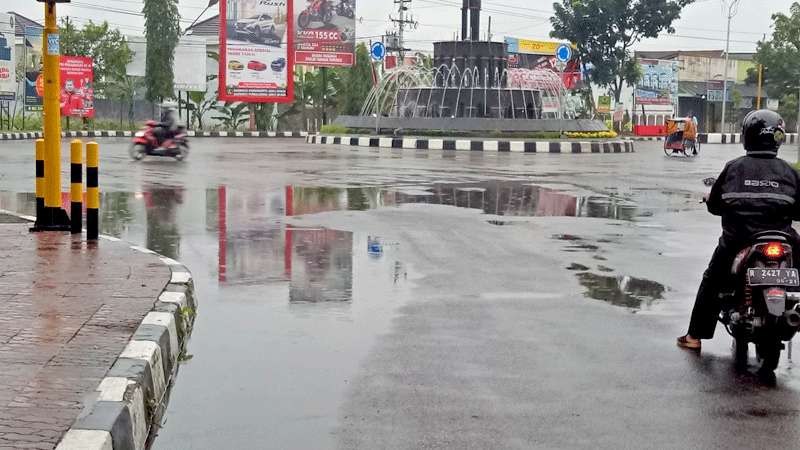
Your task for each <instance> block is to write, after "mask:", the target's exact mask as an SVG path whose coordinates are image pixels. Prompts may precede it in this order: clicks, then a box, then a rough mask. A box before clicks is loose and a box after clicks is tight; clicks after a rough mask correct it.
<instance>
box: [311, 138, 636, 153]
mask: <svg viewBox="0 0 800 450" xmlns="http://www.w3.org/2000/svg"><path fill="white" fill-rule="evenodd" d="M306 142H307V143H309V144H322V145H344V146H351V147H371V148H386V149H398V150H402V149H406V150H460V151H474V152H510V153H632V152H634V143H633V141H631V140H617V141H604V142H574V141H552V142H549V141H493V140H477V139H476V140H473V139H414V138H386V137H375V136H362V137H354V136H322V135H310V136H308V137H307V138H306Z"/></svg>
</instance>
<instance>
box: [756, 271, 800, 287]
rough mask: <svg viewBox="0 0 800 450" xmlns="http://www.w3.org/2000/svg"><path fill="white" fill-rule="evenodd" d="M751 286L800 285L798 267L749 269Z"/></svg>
mask: <svg viewBox="0 0 800 450" xmlns="http://www.w3.org/2000/svg"><path fill="white" fill-rule="evenodd" d="M747 281H748V282H749V283H750V285H751V286H766V285H770V286H800V274H799V273H798V270H797V269H747Z"/></svg>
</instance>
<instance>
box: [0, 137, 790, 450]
mask: <svg viewBox="0 0 800 450" xmlns="http://www.w3.org/2000/svg"><path fill="white" fill-rule="evenodd" d="M192 145H193V148H192V150H193V152H192V156H191V157H190V159H189V160H187V161H186V162H185V163H177V162H174V161H172V160H157V159H149V160H145V161H144V162H141V163H133V162H130V161H129V160H128V157H127V142H126V141H123V140H105V141H102V142H101V155H102V161H101V187H102V189H103V193H102V205H101V233H105V234H109V235H112V236H116V237H119V238H122V239H124V240H126V241H130V242H132V243H134V244H138V245H142V246H145V247H147V248H150V249H152V250H154V251H157V252H159V253H161V254H163V255H166V256H169V257H171V258H174V259H176V260H179V261H181V262H182V263H184V264H185V265H186V266H187V267H188V268H189V269H190V270H191V271H192V273H193V275H194V277H195V283H196V287H197V297H198V299H199V310H198V315H197V322H196V324H195V330H194V333H193V336H192V340H191V342H190V345H189V354H188V355H187V357H186V360H185V361H184V363H183V365H182V367H181V369H180V374H179V376H178V378H177V382H176V385H175V387H174V389H173V391H172V396H171V399H170V403H169V408H168V411H167V414H166V418H165V421H164V424H163V428H162V429H161V430H160V431H159V433H158V437H157V439H156V440H155V446H154V448H156V449H164V450H171V449H223V448H231V449H261V448H276V449H278V448H281V449H282V448H303V449H311V448H314V449H328V448H347V449H350V448H363V449H373V448H385V449H412V448H459V449H468V448H475V449H485V448H717V447H738V448H745V447H751V446H754V445H758V446H760V447H763V448H788V447H791V444H787V442H796V441H797V439H800V428H798V425H800V408H798V407H797V405H798V401H800V377H798V376H797V374H796V369H795V368H794V367H793V363H792V362H790V361H788V360H787V359H786V358H783V360H782V361H781V367H780V368H779V370H778V373H777V375H778V383H777V387H775V388H767V387H765V386H762V385H760V384H759V383H758V381H757V380H756V379H755V377H751V376H748V375H747V374H744V375H743V374H737V373H735V372H734V371H733V369H732V357H731V351H730V339H729V338H728V337H727V336H726V335H725V332H724V330H722V328H721V327H720V328H719V329H718V330H717V337H716V339H715V340H714V341H712V342H709V343H708V345H707V346H706V347H704V351H703V355H702V356H700V357H698V356H696V355H694V354H690V353H686V352H682V351H680V350H678V349H677V348H675V344H674V338H675V336H678V335H679V334H681V333H682V332H684V331H685V327H686V325H687V323H688V316H689V312H690V310H691V306H692V303H693V300H694V294H695V291H696V288H697V285H698V283H699V280H700V277H701V275H702V271H703V270H704V268H705V265H706V264H707V260H708V258H709V257H710V255H711V251H712V250H713V248H714V245H715V243H716V236H717V235H718V234H719V223H718V220H717V219H715V218H714V217H711V216H710V215H708V214H707V213H705V212H704V210H703V206H702V205H701V204H700V203H699V201H700V199H701V197H702V195H703V193H704V191H705V189H706V188H705V187H704V186H703V184H702V182H701V180H702V179H703V178H706V177H709V176H716V175H717V173H718V172H719V171H720V170H721V169H722V167H723V165H724V162H725V161H726V160H727V159H731V158H733V157H736V156H739V155H740V154H741V153H740V151H739V150H738V149H737V147H735V146H725V145H720V146H712V145H708V146H705V147H704V148H703V151H704V154H703V155H702V156H701V157H700V158H698V159H696V160H683V159H667V158H665V157H664V156H663V153H662V152H661V149H660V144H659V143H640V144H637V153H635V154H629V155H625V154H619V155H566V154H565V155H549V154H540V155H525V154H519V155H518V154H496V155H491V154H482V153H474V152H473V153H470V152H446V151H445V152H441V151H440V152H436V151H431V152H424V153H423V152H414V151H389V150H384V151H372V152H371V151H366V150H361V151H351V150H350V148H347V147H338V146H310V145H306V144H305V143H303V142H302V141H299V140H258V139H255V140H249V139H237V140H232V139H231V140H224V139H223V140H219V139H196V140H194V141H193V142H192ZM0 147H2V150H3V151H2V152H0V164H1V165H2V167H3V171H2V177H0V209H7V210H13V211H17V212H22V213H28V214H30V213H31V212H32V211H33V210H34V209H35V206H34V205H35V203H34V198H33V194H32V193H31V192H32V190H33V189H32V187H33V181H32V176H29V175H31V174H32V173H33V165H32V162H31V158H30V155H31V154H32V153H31V151H32V143H4V144H0ZM64 198H65V201H68V198H67V197H64ZM752 363H753V364H754V365H755V364H756V363H755V360H754V359H753V361H752ZM778 430H780V431H778ZM423 443H424V445H423Z"/></svg>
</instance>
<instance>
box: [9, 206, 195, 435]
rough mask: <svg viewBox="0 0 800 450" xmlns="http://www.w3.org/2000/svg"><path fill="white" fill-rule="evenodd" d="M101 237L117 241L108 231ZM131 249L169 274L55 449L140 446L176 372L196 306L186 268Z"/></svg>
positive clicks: (161, 409) (190, 278) (161, 408)
mask: <svg viewBox="0 0 800 450" xmlns="http://www.w3.org/2000/svg"><path fill="white" fill-rule="evenodd" d="M0 212H2V213H4V214H10V215H14V216H17V217H20V218H22V219H25V220H31V219H35V218H33V217H30V216H24V215H20V214H16V213H14V212H11V211H5V210H0ZM100 237H101V239H103V240H105V241H109V242H120V240H119V239H117V238H114V237H111V236H100ZM131 249H132V250H134V251H138V252H141V253H146V254H152V255H155V256H157V257H158V258H159V259H160V260H161V262H162V263H164V264H165V265H167V267H169V269H170V272H171V279H170V281H169V283H168V284H167V285H166V286H165V288H164V289H163V290H162V292H161V294H160V295H159V297H158V299H157V300H155V301H154V305H153V309H152V311H151V312H149V313H148V314H147V315H146V316H145V317H144V319H142V322H141V323H140V325H139V327H138V328H137V330H136V331H135V333H134V335H133V336H132V338H131V340H130V341H129V342H128V344H127V346H126V347H125V349H124V350H123V351H122V353H121V354H120V355H119V357H118V358H117V360H116V361H115V363H114V365H113V366H112V367H111V369H110V370H109V371H108V373H107V374H106V377H105V378H104V379H103V380H102V381H101V382H100V384H99V386H98V387H97V388H96V394H97V395H96V396H95V399H94V402H93V403H92V404H90V405H89V406H88V407H87V408H86V410H85V411H84V412H83V413H82V414H81V415H80V416H79V417H78V419H77V420H76V421H75V423H74V424H73V425H72V427H70V429H69V430H67V432H66V433H65V434H64V436H62V438H61V440H60V441H59V443H58V445H57V446H56V450H144V449H145V446H146V443H147V440H148V437H149V435H150V430H151V429H152V426H153V425H154V424H155V423H156V422H158V421H159V420H160V413H161V412H162V411H163V407H164V402H165V401H166V398H167V395H168V392H169V388H170V386H171V385H172V383H173V382H174V381H175V378H176V376H177V373H178V368H179V363H180V359H181V357H182V355H183V354H184V352H185V350H186V345H187V343H188V339H189V336H190V335H191V329H192V326H193V325H194V317H195V310H196V307H197V304H196V300H195V296H194V282H193V280H192V275H191V272H189V270H188V269H187V268H186V267H185V266H183V265H182V264H180V263H179V262H177V261H175V260H174V259H171V258H167V257H164V256H160V255H158V254H157V253H155V252H153V251H151V250H148V249H146V248H142V247H138V246H131Z"/></svg>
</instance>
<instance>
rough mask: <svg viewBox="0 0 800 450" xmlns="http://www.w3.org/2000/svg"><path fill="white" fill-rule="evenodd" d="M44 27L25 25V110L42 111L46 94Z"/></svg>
mask: <svg viewBox="0 0 800 450" xmlns="http://www.w3.org/2000/svg"><path fill="white" fill-rule="evenodd" d="M42 31H43V30H42V28H39V27H25V93H24V95H25V110H26V111H41V110H42V96H43V95H44V79H43V77H42V69H43V68H44V59H42Z"/></svg>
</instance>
